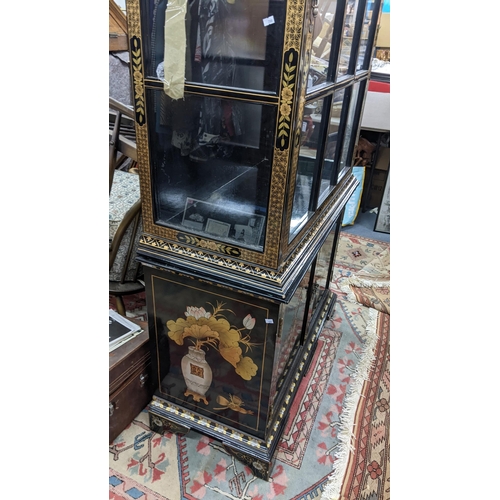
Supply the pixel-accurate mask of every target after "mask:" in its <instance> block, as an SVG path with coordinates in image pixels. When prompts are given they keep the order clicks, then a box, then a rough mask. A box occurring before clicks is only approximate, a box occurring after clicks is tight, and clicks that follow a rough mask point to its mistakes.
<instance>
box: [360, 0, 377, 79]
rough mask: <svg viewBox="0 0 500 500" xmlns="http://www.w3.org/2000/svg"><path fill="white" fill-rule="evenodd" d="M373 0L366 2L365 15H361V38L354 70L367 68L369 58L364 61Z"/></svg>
mask: <svg viewBox="0 0 500 500" xmlns="http://www.w3.org/2000/svg"><path fill="white" fill-rule="evenodd" d="M373 3H374V2H373V1H372V0H368V2H366V9H365V15H364V16H363V27H362V29H361V39H360V41H359V52H358V61H357V63H356V70H362V69H368V64H369V62H370V61H369V60H368V61H365V56H366V46H367V44H368V35H369V34H370V27H371V24H372V15H373Z"/></svg>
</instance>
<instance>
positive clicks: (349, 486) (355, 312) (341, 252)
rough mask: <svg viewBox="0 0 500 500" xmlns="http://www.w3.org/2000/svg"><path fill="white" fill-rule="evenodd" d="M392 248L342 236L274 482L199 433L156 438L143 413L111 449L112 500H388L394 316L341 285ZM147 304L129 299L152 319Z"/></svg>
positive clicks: (281, 445) (136, 310) (139, 313)
mask: <svg viewBox="0 0 500 500" xmlns="http://www.w3.org/2000/svg"><path fill="white" fill-rule="evenodd" d="M388 248H389V246H388V244H386V243H383V242H379V241H375V240H368V239H365V238H359V237H355V236H353V235H350V234H347V233H341V239H340V242H339V249H338V252H337V256H338V257H337V262H336V268H335V277H334V280H333V282H332V283H331V288H332V289H333V290H334V291H335V292H336V293H337V294H338V301H337V304H336V306H335V311H334V315H333V317H332V318H331V319H330V320H328V321H327V323H326V325H325V328H324V329H323V331H322V333H321V335H320V338H319V341H318V346H317V349H316V351H315V354H314V359H313V361H312V363H311V368H310V369H309V371H308V373H307V374H306V375H305V377H304V379H303V380H302V382H301V385H300V389H299V392H298V394H297V397H296V399H295V402H294V405H293V408H292V411H291V412H290V415H291V417H290V419H289V421H288V422H287V426H286V429H285V432H284V434H283V436H282V439H281V442H280V443H279V446H278V453H277V457H276V462H275V465H274V468H273V471H272V478H271V480H270V481H269V482H267V481H263V480H261V479H258V478H256V477H255V476H253V474H252V473H251V471H250V470H249V469H248V468H247V467H245V466H244V465H243V464H242V463H241V462H238V461H237V460H236V459H234V458H233V457H232V456H230V455H228V454H227V453H226V452H225V451H224V449H223V448H222V446H221V445H220V444H219V443H218V442H217V441H215V440H213V439H211V438H209V437H207V436H204V435H202V434H200V433H198V432H196V431H194V430H191V431H190V432H189V433H188V434H187V435H185V436H179V435H175V434H170V433H165V434H164V435H159V434H156V433H154V432H152V431H151V430H150V429H149V427H148V425H147V423H148V414H147V408H145V409H144V410H143V411H142V412H141V413H140V414H139V415H137V417H136V418H135V419H134V420H133V422H132V423H131V424H130V425H129V426H128V427H127V428H126V429H125V430H124V431H123V432H122V433H121V434H120V435H119V436H118V437H117V438H116V439H115V441H114V442H113V443H112V444H111V445H110V446H109V453H110V454H109V457H110V460H109V465H110V469H109V499H110V500H111V499H113V500H132V499H133V500H138V499H140V500H192V499H206V500H220V499H222V498H229V499H231V500H250V499H254V500H264V499H273V498H282V499H284V500H292V499H293V500H299V499H301V500H302V499H304V500H305V499H312V498H322V499H325V500H333V499H342V500H344V499H345V500H347V499H348V500H368V499H369V500H388V499H389V493H388V492H389V489H388V482H389V454H388V451H389V403H388V401H389V361H388V353H389V316H388V315H387V314H384V313H381V312H379V311H376V310H375V309H372V308H368V307H364V306H361V305H360V304H357V303H354V302H351V301H348V300H346V294H345V293H344V292H342V291H341V287H340V285H341V282H342V279H345V278H346V277H350V276H351V275H352V274H353V273H355V272H357V271H359V270H361V269H362V268H364V267H365V266H366V265H367V264H368V263H369V262H370V261H371V260H373V258H375V257H377V256H378V255H379V254H380V253H381V252H383V251H384V250H386V249H388ZM141 300H142V301H143V300H144V299H143V295H142V297H141V295H139V296H136V297H132V298H131V299H130V301H129V303H127V301H126V307H127V310H128V311H131V313H130V316H136V317H139V318H141V319H145V313H144V306H145V304H144V303H141ZM110 308H114V304H113V300H112V299H111V298H110Z"/></svg>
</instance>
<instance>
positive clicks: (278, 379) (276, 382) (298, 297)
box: [270, 267, 311, 405]
mask: <svg viewBox="0 0 500 500" xmlns="http://www.w3.org/2000/svg"><path fill="white" fill-rule="evenodd" d="M310 279H311V267H309V269H308V270H307V272H306V274H305V276H304V278H303V279H302V281H301V282H300V284H299V286H298V288H297V290H296V292H295V294H294V295H293V297H292V299H291V300H290V302H289V303H288V304H284V305H283V306H282V309H281V311H280V318H282V320H283V327H282V329H281V332H282V334H281V337H279V338H278V339H277V340H276V343H275V351H274V363H273V366H274V369H273V376H272V379H271V396H270V397H271V405H272V404H273V403H274V399H275V396H276V394H277V393H279V391H278V389H279V387H280V386H281V384H282V383H283V379H284V378H285V377H286V375H287V368H288V367H289V363H290V362H291V361H293V359H295V357H296V355H297V353H298V351H299V349H300V346H301V344H300V342H301V340H300V339H301V333H302V330H303V328H304V327H305V325H304V315H305V312H306V309H305V308H306V304H307V292H308V290H309V282H310Z"/></svg>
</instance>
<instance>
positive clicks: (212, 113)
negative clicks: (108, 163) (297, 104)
mask: <svg viewBox="0 0 500 500" xmlns="http://www.w3.org/2000/svg"><path fill="white" fill-rule="evenodd" d="M147 92H148V93H149V96H148V101H149V102H150V103H153V104H151V105H150V108H151V109H148V113H149V114H150V116H151V117H152V118H151V123H154V124H156V126H155V127H151V129H150V137H149V145H150V150H151V157H150V163H151V176H152V185H153V186H154V187H155V192H154V193H153V197H154V200H155V213H154V217H155V222H156V223H157V224H160V225H164V226H168V227H172V228H176V229H178V230H180V231H183V232H190V233H196V234H199V235H201V236H203V237H206V238H214V239H217V240H221V241H224V242H228V243H230V244H233V245H235V244H236V245H238V246H242V247H247V248H250V249H252V250H260V251H262V250H263V242H264V240H265V224H266V216H267V206H268V201H269V183H270V172H271V162H272V151H273V142H272V137H273V132H274V130H275V127H276V124H275V122H276V119H275V117H276V110H275V108H274V107H273V106H266V105H262V104H251V103H244V102H241V101H231V100H227V99H220V98H211V97H194V96H186V98H185V99H184V100H175V101H174V100H172V99H170V98H169V97H168V96H166V95H165V93H164V92H163V91H161V90H148V91H147Z"/></svg>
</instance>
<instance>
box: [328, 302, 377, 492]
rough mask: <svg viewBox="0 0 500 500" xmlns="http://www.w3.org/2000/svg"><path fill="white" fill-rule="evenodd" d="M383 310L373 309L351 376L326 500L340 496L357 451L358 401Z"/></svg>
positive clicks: (340, 417)
mask: <svg viewBox="0 0 500 500" xmlns="http://www.w3.org/2000/svg"><path fill="white" fill-rule="evenodd" d="M378 317H379V311H377V310H376V309H369V318H368V322H367V325H366V331H365V335H364V337H365V338H364V344H363V349H362V352H361V359H360V362H359V364H358V366H357V368H356V370H355V372H354V374H353V377H352V379H351V384H352V385H351V390H350V391H349V393H348V394H346V396H345V398H344V403H343V405H342V412H341V414H340V416H339V421H340V427H339V433H338V436H337V437H338V439H339V441H340V443H341V449H340V451H338V452H337V453H336V454H335V458H336V460H335V469H334V471H333V472H332V473H331V474H330V477H329V478H328V481H327V482H326V484H325V488H324V490H323V493H322V495H321V499H322V500H339V495H340V490H341V488H342V483H343V481H344V476H345V473H346V470H347V464H348V462H349V455H350V453H351V452H353V451H354V447H355V445H356V443H354V442H353V441H354V440H355V436H354V433H353V427H354V419H355V416H356V410H357V408H358V403H359V400H360V398H361V397H362V394H361V393H362V389H363V385H364V383H365V381H366V380H367V379H368V376H369V373H370V369H371V367H372V364H373V361H374V359H375V347H376V345H377V340H378V334H377V323H378Z"/></svg>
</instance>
